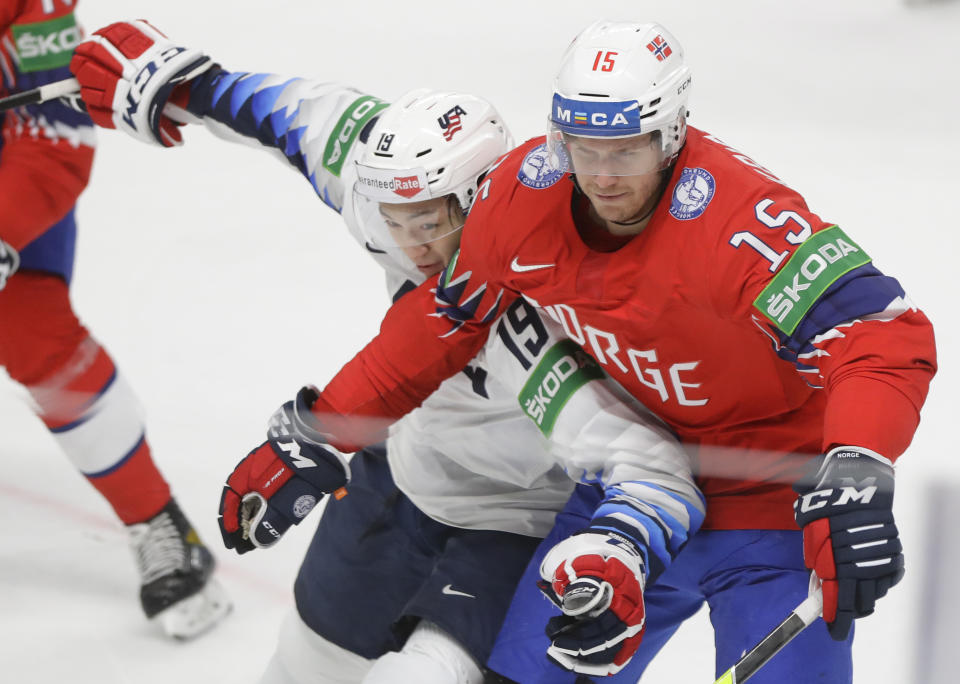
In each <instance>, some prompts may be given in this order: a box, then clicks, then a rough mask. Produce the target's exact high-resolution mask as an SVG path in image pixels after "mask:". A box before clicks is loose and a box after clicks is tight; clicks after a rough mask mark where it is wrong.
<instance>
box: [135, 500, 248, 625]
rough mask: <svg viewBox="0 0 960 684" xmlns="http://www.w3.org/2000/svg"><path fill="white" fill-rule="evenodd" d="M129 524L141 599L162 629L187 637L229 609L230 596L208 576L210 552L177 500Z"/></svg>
mask: <svg viewBox="0 0 960 684" xmlns="http://www.w3.org/2000/svg"><path fill="white" fill-rule="evenodd" d="M127 529H128V530H129V531H130V542H131V545H132V546H133V551H134V555H135V556H136V559H137V566H138V568H139V570H140V604H141V605H142V606H143V612H144V613H146V615H147V618H149V619H154V618H156V620H157V622H159V624H160V625H161V627H162V629H163V631H164V633H166V634H167V635H168V636H170V637H173V638H175V639H191V638H193V637H195V636H197V635H199V634H202V633H203V632H205V631H207V630H208V629H210V628H212V627H213V626H214V625H215V624H217V623H218V622H219V621H220V620H222V619H223V618H224V617H225V616H226V615H227V613H229V612H230V609H231V607H232V606H231V604H230V600H229V599H228V598H227V595H226V593H225V592H224V590H223V588H222V587H221V586H220V584H219V583H218V582H217V581H216V580H214V579H213V578H212V577H211V575H212V574H213V568H214V565H215V561H214V559H213V555H212V554H211V553H210V551H209V550H208V549H207V547H205V546H204V545H203V543H202V542H201V541H200V537H199V536H198V535H197V533H196V531H195V530H194V529H193V526H192V525H191V524H190V522H189V521H188V520H187V518H186V517H185V516H184V515H183V512H182V511H181V510H180V507H179V506H178V505H177V502H176V501H174V500H173V499H170V502H169V503H168V504H167V505H166V506H165V507H164V508H163V510H162V511H160V512H159V513H158V514H157V515H155V516H154V517H152V518H150V520H148V521H146V522H143V523H138V524H135V525H130V526H129V527H128V528H127Z"/></svg>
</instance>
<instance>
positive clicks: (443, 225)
mask: <svg viewBox="0 0 960 684" xmlns="http://www.w3.org/2000/svg"><path fill="white" fill-rule="evenodd" d="M357 172H358V180H357V182H356V184H355V185H354V186H353V206H354V211H355V213H356V218H357V221H358V222H359V225H360V226H361V227H362V229H363V232H364V233H365V234H366V236H367V239H368V240H369V241H370V243H371V246H372V247H375V248H377V249H381V250H383V251H386V252H389V251H393V250H397V249H407V248H410V247H417V246H419V245H426V244H429V243H431V242H434V241H435V240H440V239H441V238H444V237H447V236H448V235H451V234H453V233H456V232H457V231H458V230H460V229H461V228H462V227H463V223H464V216H463V212H461V211H460V204H459V202H457V199H456V197H455V196H453V195H441V196H440V197H434V196H433V195H432V194H431V192H430V186H429V184H428V182H427V174H426V171H424V170H423V169H407V170H402V171H397V170H385V169H377V168H373V167H368V166H364V165H362V164H357Z"/></svg>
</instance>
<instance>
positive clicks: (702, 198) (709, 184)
mask: <svg viewBox="0 0 960 684" xmlns="http://www.w3.org/2000/svg"><path fill="white" fill-rule="evenodd" d="M716 189H717V182H716V181H715V180H714V179H713V176H711V175H710V172H709V171H707V170H706V169H700V168H696V169H689V168H685V169H684V170H683V171H682V172H681V173H680V179H679V180H678V181H677V184H676V185H675V186H674V187H673V197H672V198H671V200H670V215H671V216H673V218H675V219H678V220H680V221H689V220H690V219H695V218H697V217H699V216H700V215H701V214H703V212H705V211H706V210H707V205H708V204H710V200H712V199H713V193H714V191H715V190H716Z"/></svg>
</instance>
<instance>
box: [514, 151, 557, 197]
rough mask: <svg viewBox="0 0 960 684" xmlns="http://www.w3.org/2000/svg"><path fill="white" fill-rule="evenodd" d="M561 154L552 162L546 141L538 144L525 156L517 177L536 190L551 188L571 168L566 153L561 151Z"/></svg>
mask: <svg viewBox="0 0 960 684" xmlns="http://www.w3.org/2000/svg"><path fill="white" fill-rule="evenodd" d="M561 155H562V156H561V157H559V158H558V159H555V160H553V163H551V159H550V153H549V152H547V145H546V143H544V144H542V145H537V146H536V147H534V148H533V149H532V150H530V151H529V152H527V156H526V157H524V158H523V163H522V164H520V170H519V171H517V179H518V180H519V181H520V182H521V183H523V184H524V185H526V186H527V187H528V188H534V189H535V190H543V189H544V188H549V187H550V186H551V185H554V184H555V183H556V182H557V181H559V180H560V179H561V178H563V177H564V176H565V175H566V174H567V169H569V168H570V164H569V163H568V161H567V155H566V153H565V152H561Z"/></svg>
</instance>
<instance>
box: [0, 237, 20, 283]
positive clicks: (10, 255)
mask: <svg viewBox="0 0 960 684" xmlns="http://www.w3.org/2000/svg"><path fill="white" fill-rule="evenodd" d="M18 268H20V255H19V254H17V250H15V249H14V248H13V247H11V246H10V245H8V244H7V243H6V242H4V241H3V240H0V290H2V289H3V288H4V287H6V285H7V279H8V278H9V277H10V276H12V275H13V274H14V273H16V272H17V269H18Z"/></svg>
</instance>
